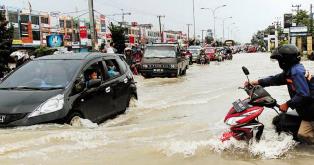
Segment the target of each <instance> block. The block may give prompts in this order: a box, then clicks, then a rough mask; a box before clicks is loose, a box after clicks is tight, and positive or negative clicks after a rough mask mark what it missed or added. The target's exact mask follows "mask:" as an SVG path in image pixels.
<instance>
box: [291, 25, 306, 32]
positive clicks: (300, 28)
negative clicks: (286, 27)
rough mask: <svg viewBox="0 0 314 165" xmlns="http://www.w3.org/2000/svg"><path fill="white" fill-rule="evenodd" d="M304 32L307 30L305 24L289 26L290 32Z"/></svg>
mask: <svg viewBox="0 0 314 165" xmlns="http://www.w3.org/2000/svg"><path fill="white" fill-rule="evenodd" d="M306 32H307V27H306V26H295V27H290V33H306Z"/></svg>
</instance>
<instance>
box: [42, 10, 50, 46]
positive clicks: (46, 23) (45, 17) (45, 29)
mask: <svg viewBox="0 0 314 165" xmlns="http://www.w3.org/2000/svg"><path fill="white" fill-rule="evenodd" d="M39 20H40V25H39V27H40V41H41V45H46V44H47V41H46V37H47V36H48V35H49V34H50V33H51V32H50V16H49V13H46V12H42V13H40V16H39Z"/></svg>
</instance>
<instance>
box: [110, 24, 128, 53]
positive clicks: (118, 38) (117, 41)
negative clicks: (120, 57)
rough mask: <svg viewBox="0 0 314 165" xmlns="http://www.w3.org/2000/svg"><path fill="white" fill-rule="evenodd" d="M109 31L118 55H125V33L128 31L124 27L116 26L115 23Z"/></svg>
mask: <svg viewBox="0 0 314 165" xmlns="http://www.w3.org/2000/svg"><path fill="white" fill-rule="evenodd" d="M109 29H110V32H111V36H112V41H113V43H114V47H115V48H116V49H117V53H120V54H123V53H124V49H125V32H126V30H127V29H126V28H124V27H122V26H117V25H114V24H113V23H111V24H110V26H109Z"/></svg>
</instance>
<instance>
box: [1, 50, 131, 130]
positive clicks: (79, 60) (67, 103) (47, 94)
mask: <svg viewBox="0 0 314 165" xmlns="http://www.w3.org/2000/svg"><path fill="white" fill-rule="evenodd" d="M132 97H134V98H136V99H137V89H136V85H135V82H134V80H133V75H132V72H131V71H130V69H129V67H128V65H127V64H126V62H125V61H124V58H123V56H121V55H113V54H111V55H110V54H102V53H81V54H63V55H51V56H45V57H41V58H38V59H34V60H31V61H29V62H28V63H26V64H24V65H22V66H21V67H20V68H18V69H17V70H15V71H14V72H12V73H10V74H9V75H8V76H7V77H6V78H4V79H3V80H2V81H1V82H0V127H10V126H28V125H34V124H40V123H70V124H71V122H73V121H74V120H75V119H77V118H78V117H80V118H85V119H89V120H91V121H92V122H95V123H100V122H102V121H104V120H105V119H107V118H109V117H112V116H114V115H116V114H120V113H123V112H124V111H125V110H126V108H127V107H128V105H129V101H130V99H131V98H132Z"/></svg>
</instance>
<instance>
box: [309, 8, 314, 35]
mask: <svg viewBox="0 0 314 165" xmlns="http://www.w3.org/2000/svg"><path fill="white" fill-rule="evenodd" d="M310 29H311V33H312V36H313V30H314V29H313V5H312V4H311V9H310Z"/></svg>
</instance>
